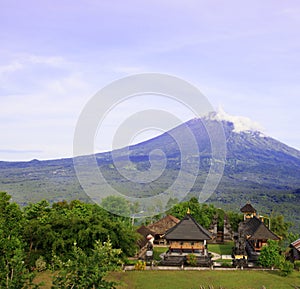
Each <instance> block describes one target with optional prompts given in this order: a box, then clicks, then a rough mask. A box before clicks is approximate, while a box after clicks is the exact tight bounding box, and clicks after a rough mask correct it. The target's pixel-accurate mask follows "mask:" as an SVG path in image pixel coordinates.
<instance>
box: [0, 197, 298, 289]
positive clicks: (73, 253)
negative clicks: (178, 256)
mask: <svg viewBox="0 0 300 289" xmlns="http://www.w3.org/2000/svg"><path fill="white" fill-rule="evenodd" d="M124 202H125V203H124ZM105 205H106V207H109V206H112V205H114V206H116V205H117V206H120V210H122V211H124V210H125V209H128V210H129V211H128V212H131V211H130V210H131V208H130V207H126V206H129V204H128V203H127V204H126V200H119V201H118V202H116V200H114V199H108V200H106V204H105ZM187 208H190V209H191V210H192V211H193V215H194V216H195V218H196V219H197V221H198V222H199V223H200V224H201V225H203V226H204V227H206V228H207V227H208V226H209V223H210V220H211V219H212V217H213V216H215V215H216V214H217V216H219V224H218V225H219V226H222V219H223V217H222V216H224V214H225V212H224V211H222V210H220V209H216V208H215V207H214V206H212V205H207V204H199V203H198V201H197V200H196V199H195V198H192V199H191V200H190V201H187V202H183V203H181V204H176V205H175V206H173V207H172V208H170V210H169V212H168V213H171V214H173V215H175V216H177V217H178V218H182V216H183V214H185V213H186V211H187ZM134 209H135V210H137V209H139V208H134ZM227 215H228V216H229V219H230V221H231V224H232V226H233V227H235V226H236V224H237V222H238V221H239V219H240V216H239V214H236V213H234V214H231V215H230V214H227ZM160 217H161V216H157V218H160ZM152 221H154V220H153V219H152ZM271 221H273V222H275V223H274V226H273V230H275V229H276V233H277V234H278V235H280V236H282V237H283V240H286V241H287V242H288V241H289V238H290V237H293V238H294V237H295V235H290V234H289V233H288V228H289V224H288V223H285V222H284V219H283V217H282V216H279V218H274V219H273V220H271ZM272 224H273V223H272ZM0 235H1V239H0V253H1V254H0V287H1V288H14V289H18V288H20V289H24V288H35V287H36V288H38V287H39V284H37V283H36V282H35V284H36V285H33V284H32V280H33V278H34V275H35V274H36V273H37V272H40V271H44V270H47V269H52V270H53V272H55V274H52V277H53V286H54V287H53V288H71V287H72V286H73V287H72V288H74V289H75V288H85V289H87V288H114V286H115V284H114V283H106V281H105V280H106V279H105V276H106V275H107V273H108V272H110V271H112V270H114V269H115V268H116V267H119V268H120V266H119V264H120V262H126V260H127V257H128V256H132V255H134V254H135V252H136V243H137V239H138V236H137V234H136V227H135V226H134V225H133V224H132V220H130V218H128V217H120V216H116V215H113V214H111V213H109V212H107V211H106V210H104V209H103V208H101V207H100V206H98V205H96V204H86V203H83V202H81V201H78V200H74V201H72V202H70V203H67V202H65V201H62V202H58V203H54V204H52V206H50V204H49V203H48V202H47V201H40V202H38V203H35V204H29V205H28V206H26V207H24V208H20V207H19V206H18V205H17V204H16V203H13V202H11V201H10V196H9V195H7V194H6V193H0ZM277 246H278V245H277ZM281 246H284V242H281ZM282 248H283V247H282ZM282 248H280V249H279V247H278V248H276V250H275V251H276V252H277V253H279V252H280V251H282ZM215 249H217V248H215ZM219 249H220V248H219ZM223 249H224V248H223ZM272 250H273V249H272ZM223 251H224V250H223ZM225 251H226V252H227V253H228V252H229V251H228V248H226V250H225ZM275 251H274V250H273V251H272V252H273V253H274V252H275ZM220 252H221V249H220ZM272 252H271V254H269V252H266V254H267V255H268V254H269V257H270V258H271V263H269V261H267V262H266V263H265V265H264V264H263V263H261V264H262V265H263V266H269V265H270V264H271V266H273V264H274V265H275V266H276V267H279V268H280V269H281V271H282V272H284V273H286V275H287V274H289V273H291V272H292V270H293V268H292V266H291V264H288V263H284V262H277V261H278V260H277V259H276V258H277V257H278V256H279V258H281V259H280V260H282V256H281V254H279V255H278V254H277V255H278V256H277V257H276V258H275V259H276V260H277V261H276V262H274V261H272V258H273V257H274V254H273V253H272ZM156 255H159V252H157V254H156ZM158 257H159V256H156V258H158ZM283 265H284V266H283ZM287 265H289V266H287ZM281 266H283V267H282V268H281ZM213 273H214V274H215V272H213ZM180 274H181V273H180ZM132 276H139V275H132ZM159 276H160V275H159ZM148 277H149V275H148ZM217 277H218V275H216V276H215V278H217ZM87 279H89V281H88V283H87V282H86V280H87ZM35 280H37V279H35ZM134 280H135V279H134ZM136 280H138V279H136ZM212 280H215V279H212ZM129 281H130V280H129ZM137 282H138V281H137ZM96 284H97V285H96ZM201 285H202V284H201ZM223 285H224V286H226V283H225V284H222V286H223ZM55 286H56V287H55ZM95 286H98V287H95ZM101 286H102V287H101ZM103 286H104V287H103ZM128 288H134V287H128ZM137 288H139V287H137ZM166 288H167V287H166ZM177 288H178V287H177ZM232 288H233V287H232ZM240 288H244V287H240Z"/></svg>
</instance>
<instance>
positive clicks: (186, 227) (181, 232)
mask: <svg viewBox="0 0 300 289" xmlns="http://www.w3.org/2000/svg"><path fill="white" fill-rule="evenodd" d="M165 238H166V239H167V240H183V241H184V240H190V241H200V240H210V239H211V233H210V232H208V231H207V230H206V229H204V228H203V227H202V226H201V225H199V224H198V223H197V222H196V220H195V219H194V218H193V217H192V216H191V215H189V214H187V215H186V216H185V217H184V218H183V219H182V220H181V221H180V222H179V223H178V224H177V225H176V226H174V227H173V228H171V229H170V230H168V231H167V233H166V235H165Z"/></svg>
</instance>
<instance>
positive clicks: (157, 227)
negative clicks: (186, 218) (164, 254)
mask: <svg viewBox="0 0 300 289" xmlns="http://www.w3.org/2000/svg"><path fill="white" fill-rule="evenodd" d="M179 222H180V220H179V219H177V218H175V217H174V216H172V215H167V216H165V217H164V218H162V219H160V220H159V221H157V222H155V223H153V224H150V225H148V226H147V228H148V229H149V230H151V231H152V232H154V233H155V234H156V235H164V234H165V233H166V231H168V230H169V229H171V228H172V227H174V226H175V225H176V224H178V223H179Z"/></svg>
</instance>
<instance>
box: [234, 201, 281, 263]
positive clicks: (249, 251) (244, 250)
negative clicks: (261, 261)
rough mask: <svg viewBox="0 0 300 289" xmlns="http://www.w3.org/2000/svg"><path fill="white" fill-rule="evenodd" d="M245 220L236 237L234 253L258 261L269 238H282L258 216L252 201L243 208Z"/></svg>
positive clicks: (240, 225)
mask: <svg viewBox="0 0 300 289" xmlns="http://www.w3.org/2000/svg"><path fill="white" fill-rule="evenodd" d="M241 212H242V213H243V214H244V221H243V222H241V223H240V224H239V228H238V235H237V236H236V237H235V248H234V251H233V254H234V255H239V256H246V258H247V259H248V261H252V262H256V261H257V260H258V257H259V255H260V251H261V249H262V247H263V246H266V245H267V242H268V240H276V241H278V240H280V238H279V237H278V236H277V235H276V234H275V233H273V232H272V231H271V230H270V229H269V228H268V227H267V226H266V225H265V224H264V222H263V219H260V218H258V217H257V212H256V210H255V209H254V208H253V207H252V205H251V204H250V203H248V204H246V205H245V206H244V207H242V208H241Z"/></svg>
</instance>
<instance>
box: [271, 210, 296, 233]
mask: <svg viewBox="0 0 300 289" xmlns="http://www.w3.org/2000/svg"><path fill="white" fill-rule="evenodd" d="M291 225H292V224H291V223H289V222H285V221H284V216H283V215H277V216H271V230H272V231H273V232H274V233H275V234H277V235H278V236H280V237H281V238H282V239H286V238H287V237H288V231H289V228H290V227H291Z"/></svg>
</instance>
